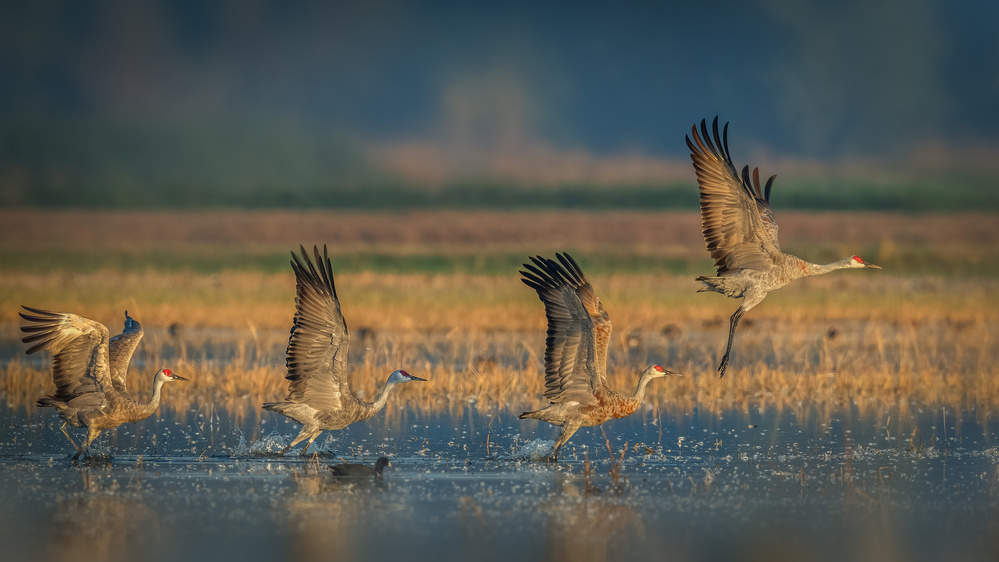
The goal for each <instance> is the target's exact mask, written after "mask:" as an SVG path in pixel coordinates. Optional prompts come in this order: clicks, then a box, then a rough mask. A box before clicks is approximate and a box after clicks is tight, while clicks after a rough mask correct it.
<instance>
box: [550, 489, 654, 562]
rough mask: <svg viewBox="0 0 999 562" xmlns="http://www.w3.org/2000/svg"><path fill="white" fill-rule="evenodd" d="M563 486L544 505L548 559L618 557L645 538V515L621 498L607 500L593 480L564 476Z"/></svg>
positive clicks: (568, 559) (594, 561) (600, 560)
mask: <svg viewBox="0 0 999 562" xmlns="http://www.w3.org/2000/svg"><path fill="white" fill-rule="evenodd" d="M560 484H561V489H560V490H559V491H558V492H557V493H555V494H553V496H552V500H551V501H549V502H547V503H545V504H544V505H542V506H541V507H540V509H541V511H543V512H544V513H545V514H547V515H548V524H547V526H546V528H545V542H544V558H545V559H547V560H566V561H570V560H573V561H575V560H584V561H593V562H604V561H607V560H617V559H619V558H620V553H621V552H622V551H626V550H628V548H629V545H634V544H640V543H641V542H644V540H645V526H644V525H643V524H642V520H641V517H639V515H638V513H637V512H636V511H635V509H633V508H632V507H630V506H628V505H626V504H625V503H624V500H622V499H621V498H616V499H607V498H604V497H602V496H601V495H600V492H599V491H598V489H597V488H595V487H594V486H593V485H592V483H591V482H589V481H588V480H586V479H584V478H582V477H574V478H569V477H566V478H562V479H561V483H560Z"/></svg>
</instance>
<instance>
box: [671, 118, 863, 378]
mask: <svg viewBox="0 0 999 562" xmlns="http://www.w3.org/2000/svg"><path fill="white" fill-rule="evenodd" d="M712 129H713V131H712V132H713V133H714V134H713V135H712V136H713V137H714V142H712V140H711V138H712V137H711V136H708V127H707V123H706V122H705V121H704V120H703V119H702V120H701V134H700V135H698V134H697V125H696V124H695V125H694V126H693V127H691V129H690V131H691V134H692V135H693V137H694V140H693V142H692V141H691V140H690V137H686V139H687V147H689V148H690V159H691V160H692V161H693V163H694V170H695V171H696V173H697V184H698V186H699V188H700V193H701V195H700V198H701V230H702V232H703V233H704V242H705V243H706V244H707V247H708V252H710V253H711V257H712V258H714V260H715V267H717V268H718V275H717V276H716V277H704V276H701V277H698V278H697V281H700V282H701V283H702V284H703V286H702V287H701V289H699V290H698V291H697V292H699V293H700V292H704V291H714V292H716V293H721V294H723V295H725V296H727V297H732V298H736V299H737V298H742V299H743V300H742V305H741V306H739V308H738V309H736V311H735V313H734V314H732V318H731V319H730V323H729V331H728V346H727V347H726V348H725V355H724V356H723V357H722V360H721V363H720V364H719V365H718V377H719V378H721V377H724V376H725V370H726V369H727V368H728V360H729V356H730V355H731V353H732V340H733V339H734V338H735V328H736V326H737V325H738V324H739V320H740V319H741V318H742V315H743V314H745V313H746V312H748V311H749V310H750V309H751V308H753V307H754V306H756V305H758V304H760V302H761V301H762V300H763V299H764V298H765V297H766V296H767V293H769V292H770V291H774V290H776V289H779V288H781V287H783V286H784V285H787V284H788V283H790V282H791V281H794V280H795V279H798V278H800V277H808V276H812V275H822V274H823V273H829V272H830V271H834V270H837V269H855V268H865V267H872V268H875V269H881V268H880V267H878V266H876V265H874V264H872V263H867V262H865V261H864V260H862V259H861V258H860V256H847V257H845V258H843V259H840V260H837V261H834V262H832V263H829V264H824V265H820V264H815V263H810V262H807V261H805V260H803V259H800V258H798V257H796V256H792V255H791V254H785V253H784V252H781V251H780V246H779V245H778V243H777V221H776V219H775V218H774V214H773V211H772V210H771V209H770V188H771V187H773V183H774V179H776V178H777V176H770V179H769V180H767V183H766V187H765V188H764V189H763V190H762V191H761V189H760V170H759V168H754V169H753V177H752V180H750V177H749V166H746V167H744V168H743V169H742V175H741V176H740V175H739V174H738V173H737V172H736V170H735V166H734V165H733V164H732V157H731V155H730V153H729V151H728V123H726V124H725V128H724V130H723V132H722V135H721V136H719V135H718V117H715V119H714V123H712ZM702 137H703V138H702Z"/></svg>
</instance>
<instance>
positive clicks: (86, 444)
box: [73, 426, 101, 462]
mask: <svg viewBox="0 0 999 562" xmlns="http://www.w3.org/2000/svg"><path fill="white" fill-rule="evenodd" d="M100 434H101V430H99V429H94V427H93V426H90V427H88V428H87V437H86V438H85V439H84V440H83V445H81V446H80V448H79V449H77V450H76V454H75V455H73V462H76V459H78V458H80V454H81V453H87V454H88V455H89V454H90V444H91V443H93V442H94V439H97V436H98V435H100Z"/></svg>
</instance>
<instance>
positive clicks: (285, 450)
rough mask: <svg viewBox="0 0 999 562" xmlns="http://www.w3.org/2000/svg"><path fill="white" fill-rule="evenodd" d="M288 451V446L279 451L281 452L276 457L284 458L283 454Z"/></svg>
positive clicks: (289, 446) (289, 447)
mask: <svg viewBox="0 0 999 562" xmlns="http://www.w3.org/2000/svg"><path fill="white" fill-rule="evenodd" d="M290 449H291V445H288V446H287V447H285V448H284V449H281V451H280V452H279V453H278V456H279V457H283V456H284V454H285V453H287V452H288V451H289V450H290Z"/></svg>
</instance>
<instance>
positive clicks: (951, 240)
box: [0, 212, 999, 417]
mask: <svg viewBox="0 0 999 562" xmlns="http://www.w3.org/2000/svg"><path fill="white" fill-rule="evenodd" d="M0 215H2V216H3V217H4V218H5V219H8V222H6V223H4V226H3V227H2V229H3V230H5V231H6V233H7V234H10V233H16V235H15V236H14V237H13V238H6V239H4V241H3V243H2V244H3V245H5V246H15V245H18V244H23V247H20V249H19V250H18V251H22V252H27V251H29V250H30V251H37V252H39V253H40V254H41V255H44V254H45V252H47V251H55V250H57V249H58V250H59V251H65V250H67V248H68V249H69V250H71V251H73V250H79V251H89V252H97V251H102V250H108V249H118V250H124V251H134V252H143V251H147V250H148V249H149V248H153V249H154V250H155V251H160V250H163V249H164V248H169V251H170V252H173V253H174V254H176V255H179V256H184V255H188V253H191V254H196V253H197V252H199V251H201V249H203V248H204V247H208V246H210V247H211V248H213V249H212V250H210V252H209V253H211V252H217V251H219V248H231V251H232V252H234V253H236V254H239V255H251V254H253V253H254V252H265V251H271V249H274V250H275V251H280V252H281V253H284V252H286V251H287V250H289V249H291V248H293V247H295V245H297V243H298V241H299V240H304V241H308V242H311V241H313V240H319V241H323V240H325V241H328V242H330V243H331V244H332V245H333V250H334V253H336V252H337V251H342V250H343V247H351V248H360V249H361V251H366V249H371V248H375V247H378V248H389V249H390V250H391V251H394V252H399V253H405V252H416V253H421V252H423V253H433V252H443V253H445V254H447V253H448V252H479V253H481V254H485V255H488V254H489V253H490V252H508V251H523V253H524V256H525V258H526V256H527V254H529V253H545V254H549V253H550V250H549V248H552V249H561V248H560V246H561V247H564V246H562V245H563V244H565V245H570V246H571V249H573V250H576V251H577V253H576V257H577V258H578V259H579V261H580V263H581V265H582V266H583V268H584V270H587V271H592V270H590V269H588V258H589V256H588V252H587V251H586V248H595V249H601V251H608V252H610V251H617V252H632V253H633V254H635V255H640V256H645V257H646V258H647V259H649V260H656V259H661V258H662V257H663V256H666V257H675V256H679V255H683V254H684V253H685V252H691V253H693V252H694V251H695V250H696V251H697V252H703V247H702V246H701V245H702V242H701V241H700V239H699V233H698V231H697V223H696V220H697V217H696V215H694V214H676V215H675V216H674V215H670V214H647V215H646V214H638V213H633V214H628V213H609V214H606V215H603V214H601V215H588V214H583V213H578V214H571V213H570V214H567V215H566V216H564V217H561V216H559V215H556V214H545V213H534V214H532V213H521V214H516V213H514V214H503V213H493V214H489V213H469V214H462V213H423V214H405V215H360V214H337V213H290V212H289V213H271V214H266V213H200V214H194V215H191V216H188V215H179V214H165V213H164V214H158V213H140V214H126V213H95V214H91V215H88V214H86V213H80V212H68V213H34V214H32V213H27V214H25V215H23V216H22V215H20V214H18V215H16V216H11V215H10V214H8V213H3V212H0ZM185 217H186V218H185ZM862 219H863V216H861V218H858V216H856V215H848V216H845V217H836V216H834V215H830V216H826V215H822V216H818V217H802V218H800V219H794V220H791V221H788V222H789V223H790V224H791V225H792V226H791V228H788V226H787V225H785V221H783V220H782V225H781V228H782V231H781V232H782V236H785V237H789V238H793V237H794V236H800V237H801V239H803V240H806V241H807V240H818V239H820V238H823V237H824V238H825V239H829V238H830V237H832V235H833V234H835V238H836V240H837V244H841V242H839V241H840V240H846V243H848V242H849V241H850V240H859V239H862V238H865V237H867V234H871V235H872V236H874V238H875V239H878V240H880V242H879V245H880V248H881V250H880V251H881V252H884V253H890V252H892V251H896V252H897V251H898V250H897V249H898V248H901V247H910V246H912V245H914V244H917V245H918V244H920V243H924V242H925V243H926V244H930V245H932V246H933V248H936V250H934V251H940V252H943V253H946V252H947V249H948V248H950V249H953V251H952V252H951V255H952V257H953V256H958V257H954V259H960V260H966V259H972V258H966V257H967V256H969V255H972V254H974V253H975V252H974V250H975V248H981V247H983V246H984V244H985V242H983V241H982V237H987V236H992V235H993V234H994V231H995V230H996V229H997V227H996V224H999V221H987V220H984V219H983V218H982V217H981V216H972V217H970V218H969V217H931V218H930V219H931V220H929V221H928V222H927V221H926V220H922V219H919V218H918V217H916V218H914V217H904V216H886V217H882V219H881V220H871V217H870V216H867V217H866V219H864V220H862ZM917 219H918V220H917ZM185 221H187V222H185ZM872 223H873V224H872ZM927 224H930V225H931V226H933V227H934V228H936V229H937V232H928V230H927V229H926V227H927ZM171 225H173V226H171ZM559 225H560V226H561V228H556V227H558V226H559ZM593 225H597V227H594V226H593ZM837 225H838V226H837ZM843 225H846V226H845V227H844V226H843ZM174 227H175V228H174ZM674 230H675V232H674ZM789 230H791V231H792V232H791V233H790V234H789V233H788V231H789ZM174 231H176V232H174ZM691 231H692V232H693V234H691ZM858 231H859V232H860V233H861V234H858ZM595 232H596V234H595ZM77 233H79V235H77ZM123 233H126V234H125V235H123ZM671 235H675V236H676V238H675V239H672V238H669V236H671ZM664 239H665V240H668V241H669V242H668V243H660V244H659V246H656V241H662V240H664ZM846 243H843V244H844V245H845V244H846ZM990 244H991V243H990ZM528 248H530V249H528ZM691 248H693V250H692V249H691ZM846 251H847V250H844V253H845V252H846ZM989 251H992V252H994V251H995V250H994V249H992V250H989ZM643 252H647V253H646V254H643ZM960 256H964V257H960ZM973 259H979V260H980V259H982V257H981V255H978V256H977V257H975V258H973ZM962 263H965V264H967V263H969V262H967V261H964V262H962ZM333 265H334V271H337V258H336V256H334V258H333ZM708 271H710V268H707V270H706V271H704V272H708ZM589 277H590V280H591V282H592V283H593V284H594V286H595V287H596V290H597V292H598V294H599V295H600V296H601V299H602V300H603V302H604V304H605V306H606V308H607V309H608V311H609V312H610V314H611V318H612V320H613V322H614V326H615V340H614V344H613V349H612V350H611V373H610V376H609V379H610V384H611V386H612V387H613V388H615V389H618V390H621V391H628V392H630V391H632V390H633V389H634V385H635V383H636V377H637V374H638V372H640V370H641V369H642V368H643V367H644V366H646V364H648V363H649V362H653V361H659V362H662V363H663V364H664V365H665V366H667V367H669V368H671V369H674V370H679V371H682V372H683V373H684V374H685V375H686V376H685V377H683V378H678V379H670V380H666V381H657V382H656V383H654V384H653V385H652V388H651V389H650V395H649V403H650V404H652V405H653V406H652V407H653V408H657V409H658V408H663V409H665V411H666V412H671V413H682V412H689V411H691V410H692V409H693V408H694V407H695V406H697V407H698V408H700V409H701V410H707V411H713V412H717V411H723V410H727V409H732V408H736V409H741V410H749V409H753V408H763V409H766V408H778V409H781V410H784V409H790V410H796V411H801V412H805V411H807V410H809V409H812V408H818V409H819V410H824V411H827V412H832V411H835V410H839V409H841V408H843V407H844V406H845V405H847V404H850V403H855V404H856V406H857V407H858V408H860V409H861V410H864V411H871V412H874V413H877V412H880V411H882V410H888V409H893V408H894V409H902V410H905V409H907V408H910V407H914V405H920V406H927V407H936V406H941V405H943V406H947V407H951V408H955V409H961V410H966V409H968V408H970V407H972V406H974V407H975V408H976V411H977V412H979V413H980V415H989V413H990V412H995V411H996V409H997V408H999V382H997V381H999V377H997V375H999V373H996V366H995V365H996V364H997V359H999V337H997V336H999V313H997V312H999V306H997V304H999V280H996V279H995V278H992V277H990V276H976V277H972V278H964V277H961V276H933V275H916V276H899V275H897V274H896V273H894V272H893V271H892V270H891V269H890V268H888V269H886V270H885V271H880V272H870V271H864V272H839V273H835V274H832V275H829V276H825V277H820V278H816V279H809V280H803V281H799V282H797V283H795V284H792V285H791V286H789V287H786V288H785V289H782V290H781V291H779V292H777V293H775V294H774V295H771V296H770V297H768V299H767V300H766V301H765V302H764V303H763V304H761V305H760V306H759V307H758V308H756V309H754V310H753V311H752V312H750V313H749V315H747V317H746V318H745V320H744V323H743V325H742V327H741V328H740V333H739V335H738V338H737V340H736V346H735V351H734V358H733V366H732V369H731V370H730V371H729V373H730V374H729V375H728V376H727V377H726V378H725V379H722V380H719V379H717V377H716V376H715V371H714V368H715V366H716V363H717V360H718V357H719V354H720V353H721V351H722V350H723V349H724V343H725V341H724V339H725V335H726V331H727V322H728V316H729V315H730V314H731V313H732V311H734V309H735V308H736V306H737V305H738V303H737V301H734V300H730V299H726V298H724V297H722V296H720V295H714V294H701V295H698V294H695V291H696V289H697V288H698V284H697V283H696V282H694V281H693V279H692V276H690V275H683V276H677V275H668V274H663V273H634V274H620V273H615V272H613V271H606V270H605V271H601V270H600V269H599V268H598V269H597V271H596V272H594V273H592V274H590V275H589ZM337 286H338V290H339V293H340V297H341V299H342V301H343V310H344V314H345V316H346V317H347V321H348V324H349V326H350V328H351V330H352V333H353V334H354V341H353V343H352V347H351V363H352V368H353V371H352V374H351V384H352V387H353V388H354V389H355V390H356V391H358V392H361V393H363V395H364V396H367V397H371V396H373V395H374V394H375V393H376V391H377V390H378V388H380V386H381V384H382V383H383V382H384V379H385V377H386V376H387V375H388V373H389V372H391V371H392V370H393V369H395V368H399V367H404V368H407V369H409V370H411V371H413V372H414V373H415V374H419V375H420V376H425V377H426V378H428V379H430V382H428V383H421V384H414V385H407V386H406V387H403V388H402V389H400V392H398V393H397V395H396V396H394V398H393V400H392V401H391V403H390V404H391V405H390V415H392V414H391V412H392V411H399V409H401V408H404V407H410V408H414V409H417V410H421V411H427V412H439V411H447V410H452V411H460V410H461V409H462V408H465V407H468V406H469V405H470V404H471V405H473V406H474V407H475V408H477V409H479V410H481V411H483V412H504V413H510V414H517V413H519V412H520V411H521V410H523V409H533V408H536V407H537V406H538V405H540V402H541V401H540V394H541V392H542V389H543V384H542V375H541V372H542V369H541V364H540V360H539V357H540V356H542V354H543V346H544V313H543V307H542V305H541V303H540V302H539V301H538V300H537V297H536V296H535V295H534V293H533V291H531V290H529V289H527V288H526V287H524V286H523V285H522V284H521V283H520V282H519V280H518V279H517V275H516V273H515V272H513V271H511V272H510V273H509V274H506V275H472V274H465V273H448V274H439V273H438V274H431V273H391V274H385V273H381V274H379V273H373V272H347V273H338V274H337ZM21 304H28V305H31V306H39V307H44V308H49V309H54V310H65V311H73V312H76V313H79V314H83V315H86V316H88V317H91V318H93V319H95V320H98V321H101V322H104V323H105V324H107V325H108V326H109V327H110V328H111V330H112V333H115V332H117V331H118V330H120V327H121V321H122V311H123V310H124V309H128V310H129V312H130V313H131V314H132V315H133V316H135V317H136V318H137V319H138V320H139V321H140V322H142V323H143V326H144V327H145V329H146V331H147V336H146V338H145V340H144V341H143V343H142V345H141V346H140V351H139V355H137V359H138V360H140V361H143V362H144V363H142V365H144V366H145V367H146V368H138V367H135V366H133V369H132V371H133V372H132V375H131V376H132V381H131V388H133V389H134V390H138V392H139V393H140V394H142V395H143V396H145V395H146V392H147V389H146V386H147V385H148V375H149V373H148V372H147V371H149V372H151V371H152V368H153V366H158V365H164V366H169V367H171V368H173V369H175V370H177V371H178V372H182V373H184V374H185V376H190V378H191V379H192V382H191V383H189V384H186V385H175V386H174V387H171V388H170V389H169V391H168V395H167V398H166V407H167V408H169V409H173V410H177V411H183V410H184V409H185V408H186V406H187V405H189V404H191V403H192V402H194V403H196V404H198V405H199V407H204V408H221V409H224V410H226V411H228V412H230V413H231V414H232V415H234V416H237V417H242V416H247V415H250V416H259V415H260V409H259V405H260V403H262V402H264V401H269V400H275V399H279V398H281V397H282V396H283V395H284V392H285V386H284V379H283V374H284V369H283V364H284V356H283V350H284V345H285V343H286V337H287V329H288V327H289V326H290V323H291V316H292V314H293V311H294V277H293V275H292V273H291V271H290V268H288V270H287V271H285V272H281V273H268V272H257V271H243V270H230V269H222V270H220V271H216V272H211V273H198V272H197V271H196V270H194V269H185V268H179V269H177V268H167V269H162V268H156V267H155V266H148V267H145V268H139V269H136V268H130V267H125V268H113V267H110V268H109V267H105V268H101V269H98V270H96V271H79V270H76V269H73V268H64V269H60V268H58V267H56V268H55V269H52V268H45V269H43V270H35V269H33V268H31V267H23V268H13V269H5V270H2V271H0V318H2V319H3V320H2V321H0V342H8V348H9V349H11V350H12V351H11V353H9V354H8V355H7V356H6V357H9V358H10V359H5V360H4V361H3V363H2V365H0V371H2V372H0V393H3V394H4V395H5V396H6V399H7V401H8V402H9V403H11V404H13V405H17V406H23V407H28V406H29V405H30V404H31V403H32V402H33V401H34V400H35V399H36V398H38V397H39V396H41V395H43V394H44V393H45V392H46V391H47V390H51V382H50V380H49V375H48V372H47V367H46V366H45V365H46V364H45V363H29V362H28V361H27V360H26V359H22V358H21V356H20V355H19V353H20V352H19V351H18V350H19V349H23V346H21V345H20V344H19V343H16V344H14V343H10V342H16V340H17V339H18V338H19V336H20V334H19V332H18V330H17V325H18V319H17V316H16V312H17V310H18V307H19V306H20V305H21ZM168 328H170V329H171V330H168ZM361 334H367V339H364V338H362V337H361ZM220 338H221V339H222V340H225V341H224V342H223V343H218V342H216V341H215V340H216V339H220ZM209 348H210V349H211V350H212V351H211V352H209V351H207V350H208V349H209Z"/></svg>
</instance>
